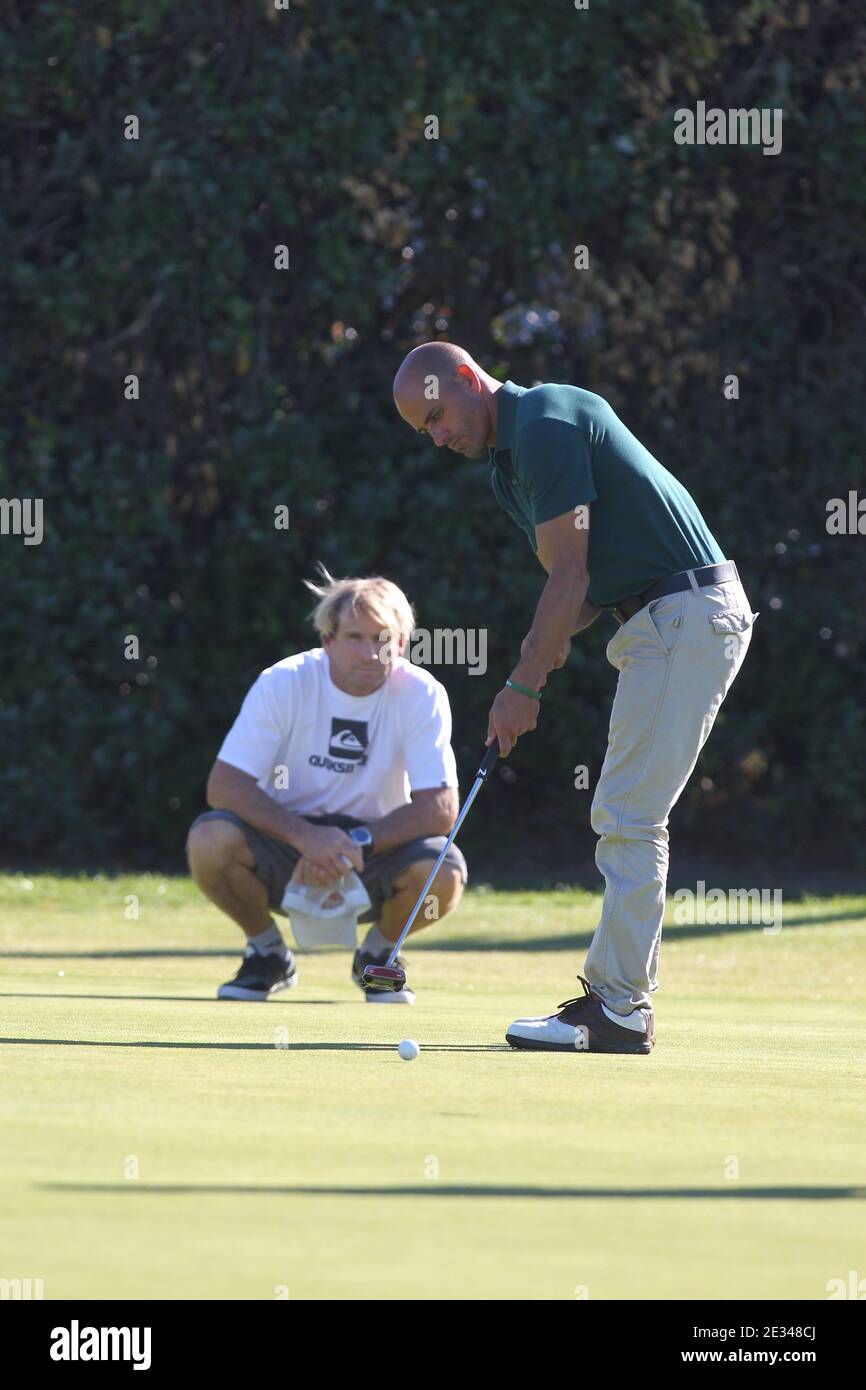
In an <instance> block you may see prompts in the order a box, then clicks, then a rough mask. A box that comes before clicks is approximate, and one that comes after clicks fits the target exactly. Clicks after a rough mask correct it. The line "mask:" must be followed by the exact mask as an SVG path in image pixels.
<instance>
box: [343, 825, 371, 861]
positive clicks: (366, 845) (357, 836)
mask: <svg viewBox="0 0 866 1390" xmlns="http://www.w3.org/2000/svg"><path fill="white" fill-rule="evenodd" d="M349 838H350V839H351V840H354V841H355V844H356V845H360V846H361V850H362V852H363V855H364V863H365V864H369V862H370V860H371V859H372V858H373V853H374V851H373V836H372V834H371V833H370V831H369V830H368V828H367V826H366V825H356V826H353V827H352V829H351V830H350V831H349Z"/></svg>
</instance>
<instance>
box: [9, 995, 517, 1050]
mask: <svg viewBox="0 0 866 1390" xmlns="http://www.w3.org/2000/svg"><path fill="white" fill-rule="evenodd" d="M331 1002H333V1001H331ZM363 1007H364V1008H366V1004H364V1006H363ZM4 1043H6V1044H7V1045H9V1046H12V1045H15V1046H18V1045H20V1044H25V1045H27V1046H28V1047H157V1048H165V1049H167V1050H168V1051H174V1050H177V1051H181V1052H182V1051H187V1050H189V1049H191V1050H194V1051H202V1050H204V1051H216V1052H391V1053H396V1051H397V1044H396V1043H393V1042H388V1043H384V1042H383V1043H367V1042H321V1043H313V1042H290V1043H282V1042H281V1043H279V1044H278V1043H272V1042H154V1041H151V1040H150V1039H148V1040H146V1041H136V1042H116V1041H114V1040H112V1039H111V1038H103V1039H97V1038H0V1045H2V1044H4ZM421 1051H422V1052H508V1053H510V1052H511V1051H512V1048H510V1047H509V1046H508V1044H507V1043H422V1044H421Z"/></svg>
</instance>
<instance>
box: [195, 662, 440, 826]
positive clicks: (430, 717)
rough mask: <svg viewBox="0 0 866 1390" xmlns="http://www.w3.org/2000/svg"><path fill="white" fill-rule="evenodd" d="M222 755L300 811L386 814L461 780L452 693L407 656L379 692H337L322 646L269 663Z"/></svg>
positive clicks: (282, 802)
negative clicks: (417, 794)
mask: <svg viewBox="0 0 866 1390" xmlns="http://www.w3.org/2000/svg"><path fill="white" fill-rule="evenodd" d="M218 757H219V758H220V760H221V761H222V762H224V763H231V765H232V767H237V768H240V770H241V771H242V772H247V773H249V774H250V776H251V777H255V778H256V780H257V782H258V784H259V786H260V787H261V789H262V791H265V792H267V794H268V796H271V797H273V799H274V800H275V801H278V802H279V803H280V805H281V806H285V807H286V808H287V809H288V810H290V811H293V812H294V813H295V814H296V815H308V816H321V815H329V814H333V813H335V812H341V813H342V814H344V815H347V816H355V817H357V818H358V819H359V820H364V819H366V818H370V819H378V818H379V817H381V816H385V815H387V814H388V812H389V811H393V810H395V808H396V807H398V806H405V805H406V804H407V803H408V802H409V800H410V796H409V792H410V790H411V791H413V792H417V791H421V790H422V789H424V788H426V787H456V786H457V785H458V782H457V764H456V762H455V759H454V752H453V750H452V748H451V706H450V705H449V703H448V694H447V691H446V690H445V687H444V686H443V685H441V684H440V682H439V681H437V680H435V679H434V677H433V676H431V675H430V673H429V671H425V670H423V669H422V668H421V667H419V666H415V665H413V663H412V662H410V661H407V660H406V658H405V657H402V656H401V657H395V659H394V661H393V664H392V666H391V670H390V671H389V673H388V675H387V676H386V678H385V680H384V682H383V684H382V685H381V686H380V687H379V689H378V690H376V691H374V692H373V694H372V695H348V694H346V692H345V691H343V690H339V689H338V688H337V686H336V685H334V682H333V681H332V680H331V673H330V668H329V662H328V654H327V652H326V651H325V649H324V648H323V647H316V648H314V649H313V650H312V651H309V652H299V653H298V655H297V656H289V657H286V659H285V660H284V661H278V662H277V663H276V665H275V666H268V667H267V668H266V669H265V670H264V671H262V673H261V675H260V676H259V677H258V679H257V680H256V681H255V682H254V683H253V685H252V686H251V687H250V689H249V691H248V693H247V696H246V699H245V700H244V702H243V705H242V707H241V711H240V714H239V715H238V717H237V719H236V720H235V722H234V724H233V725H232V727H231V729H230V730H229V732H228V734H227V735H226V737H225V739H224V740H223V745H222V747H221V748H220V751H219V754H218Z"/></svg>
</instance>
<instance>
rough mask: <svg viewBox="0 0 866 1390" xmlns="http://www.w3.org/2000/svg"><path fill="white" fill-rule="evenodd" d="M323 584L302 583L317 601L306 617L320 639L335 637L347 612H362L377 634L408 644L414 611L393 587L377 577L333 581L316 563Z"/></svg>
mask: <svg viewBox="0 0 866 1390" xmlns="http://www.w3.org/2000/svg"><path fill="white" fill-rule="evenodd" d="M319 569H320V571H321V574H322V580H323V582H322V583H321V584H314V583H313V581H312V580H310V579H305V580H304V583H305V585H306V586H307V588H308V589H309V590H310V592H311V593H313V594H315V595H316V597H317V599H318V600H319V601H318V603H317V604H316V606H315V608H313V609H312V610H311V612H310V614H309V617H310V620H311V622H312V624H313V627H314V628H315V629H316V631H317V632H318V634H319V636H320V637H321V638H323V639H324V638H325V637H336V635H337V632H338V631H339V627H340V622H341V620H342V618H343V616H344V614H346V613H347V612H349V611H351V612H357V611H358V609H359V608H363V609H366V611H367V612H368V613H369V614H370V617H371V618H372V619H373V621H374V622H378V623H380V625H381V626H380V631H382V632H388V633H390V634H391V635H392V636H394V637H402V638H403V641H404V642H408V641H409V638H410V637H411V636H412V631H413V629H414V627H415V610H414V608H413V607H412V604H411V603H410V602H409V600H408V599H407V597H406V595H405V594H404V593H403V590H402V589H398V588H397V585H396V584H392V583H391V581H390V579H383V578H382V576H381V575H376V576H375V577H372V578H369V579H335V578H334V576H333V575H331V574H329V573H328V571H327V569H326V568H325V566H324V565H323V564H322V562H321V560H320V561H319Z"/></svg>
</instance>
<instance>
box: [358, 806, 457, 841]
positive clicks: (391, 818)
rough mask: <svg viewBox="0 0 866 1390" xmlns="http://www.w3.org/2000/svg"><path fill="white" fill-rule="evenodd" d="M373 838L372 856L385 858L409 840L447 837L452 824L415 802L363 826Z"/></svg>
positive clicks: (369, 821)
mask: <svg viewBox="0 0 866 1390" xmlns="http://www.w3.org/2000/svg"><path fill="white" fill-rule="evenodd" d="M364 824H365V825H366V826H368V827H369V829H370V833H371V835H372V836H373V853H374V854H385V853H387V851H388V850H389V849H398V848H399V846H400V845H407V844H409V842H410V841H411V840H422V839H426V837H427V836H428V835H447V834H448V833H449V831H450V829H451V826H452V825H453V824H454V821H453V820H449V821H448V823H447V825H446V821H445V819H444V818H443V817H441V815H439V814H437V813H436V812H435V811H434V809H433V808H432V807H431V806H422V805H420V804H419V803H418V802H416V801H411V802H407V803H406V805H405V806H396V807H395V808H394V810H393V811H389V812H388V814H387V816H383V817H382V818H381V820H367V821H365V822H364Z"/></svg>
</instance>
